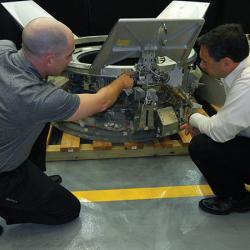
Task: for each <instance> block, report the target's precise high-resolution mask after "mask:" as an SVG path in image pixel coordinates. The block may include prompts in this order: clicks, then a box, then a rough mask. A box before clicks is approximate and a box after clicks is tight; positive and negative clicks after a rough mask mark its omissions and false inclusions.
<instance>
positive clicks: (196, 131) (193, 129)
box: [180, 123, 200, 137]
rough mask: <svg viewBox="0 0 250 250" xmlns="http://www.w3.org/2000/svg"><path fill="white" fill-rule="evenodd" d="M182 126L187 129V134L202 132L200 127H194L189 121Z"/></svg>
mask: <svg viewBox="0 0 250 250" xmlns="http://www.w3.org/2000/svg"><path fill="white" fill-rule="evenodd" d="M180 128H181V129H184V130H185V134H186V135H188V134H190V135H191V136H192V137H194V136H196V135H198V134H200V131H199V129H198V128H195V127H192V126H191V125H190V124H188V123H185V124H183V125H182V126H181V127H180Z"/></svg>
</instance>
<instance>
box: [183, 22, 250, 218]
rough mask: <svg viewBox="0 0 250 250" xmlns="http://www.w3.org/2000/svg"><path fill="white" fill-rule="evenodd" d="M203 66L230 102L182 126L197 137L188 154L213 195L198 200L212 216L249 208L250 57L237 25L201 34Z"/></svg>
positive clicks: (201, 64) (192, 116) (243, 35)
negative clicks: (217, 81) (223, 89)
mask: <svg viewBox="0 0 250 250" xmlns="http://www.w3.org/2000/svg"><path fill="white" fill-rule="evenodd" d="M198 43H199V45H200V58H201V62H200V67H201V68H202V69H203V70H204V71H205V72H206V73H207V74H209V75H210V76H212V77H214V78H222V83H223V85H224V88H225V93H226V100H225V104H224V106H223V107H222V108H221V109H220V110H219V111H218V113H217V114H215V115H213V116H212V117H206V116H204V115H201V114H199V113H194V114H192V115H191V116H190V118H189V122H188V124H185V125H184V126H183V127H184V128H185V129H186V133H191V135H192V136H193V139H192V141H191V143H190V145H189V153H190V156H191V158H192V160H193V161H194V163H195V164H196V165H197V167H198V168H199V169H200V171H201V172H202V174H203V175H204V177H205V178H206V180H207V182H208V184H209V185H210V187H211V188H212V190H213V192H214V194H215V197H210V198H205V199H202V200H201V201H200V202H199V206H200V208H201V209H202V210H204V211H206V212H208V213H212V214H218V215H222V214H229V213H231V212H246V211H249V210H250V193H249V192H248V191H247V190H246V188H245V183H247V182H248V181H249V180H250V167H249V164H250V56H249V44H248V41H247V38H246V36H245V34H244V32H243V30H242V28H241V26H240V25H238V24H225V25H221V26H218V27H217V28H215V29H213V30H211V31H210V32H208V33H206V34H204V35H203V36H201V37H200V38H199V40H198Z"/></svg>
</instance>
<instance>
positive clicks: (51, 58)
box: [0, 17, 133, 225]
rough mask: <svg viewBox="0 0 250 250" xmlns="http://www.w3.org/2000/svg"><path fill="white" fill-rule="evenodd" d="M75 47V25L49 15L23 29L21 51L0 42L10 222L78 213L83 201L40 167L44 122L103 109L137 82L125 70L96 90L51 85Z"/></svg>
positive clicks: (3, 209)
mask: <svg viewBox="0 0 250 250" xmlns="http://www.w3.org/2000/svg"><path fill="white" fill-rule="evenodd" d="M74 46H75V45H74V37H73V34H72V32H71V30H70V29H69V28H68V27H67V26H65V25H64V24H62V23H60V22H58V21H56V20H55V19H53V18H45V17H44V18H37V19H35V20H33V21H31V22H30V23H28V24H27V26H26V27H25V28H24V30H23V34H22V48H21V50H19V51H17V50H16V47H15V45H14V44H13V43H12V42H11V41H7V40H2V41H0V216H1V217H3V218H4V219H5V220H6V223H7V224H16V223H40V224H50V225H58V224H62V223H66V222H69V221H71V220H73V219H75V218H77V217H78V216H79V212H80V203H79V201H78V200H77V199H76V198H75V197H74V196H73V195H72V194H71V193H70V192H69V191H68V190H66V189H65V188H64V187H62V186H61V185H59V184H58V183H55V182H54V181H52V180H51V178H49V177H48V176H47V175H45V174H44V173H43V172H42V171H41V170H44V169H43V168H44V166H42V165H43V164H44V163H43V160H44V158H43V159H42V160H41V157H40V156H39V154H41V155H43V154H44V155H45V153H44V152H45V146H44V145H45V143H44V141H45V140H44V138H46V137H45V136H44V135H46V133H44V134H43V131H44V127H45V126H46V124H48V123H49V122H51V121H63V120H66V121H75V120H78V119H81V118H85V117H88V116H91V115H93V114H95V113H98V112H102V111H104V110H106V109H107V108H108V107H110V106H111V105H112V104H113V103H114V102H115V101H116V99H117V98H118V97H119V95H120V93H121V91H122V90H123V89H126V88H131V87H132V86H133V79H132V78H131V77H130V76H129V75H127V74H122V75H121V76H120V77H118V78H117V79H116V80H114V81H113V82H112V83H110V84H109V85H107V86H105V87H104V88H102V89H100V90H99V91H98V92H97V93H95V94H78V95H77V94H70V93H68V92H66V91H64V90H62V89H60V88H57V87H55V86H53V85H50V84H49V83H48V82H47V77H48V76H49V75H59V74H61V73H62V72H63V71H64V69H65V68H66V66H67V65H68V63H69V62H70V60H71V56H72V53H73V51H74V48H75V47H74ZM41 135H42V136H41ZM40 137H41V138H42V139H41V140H40V139H39V138H40ZM39 140H40V141H42V142H43V143H42V144H40V145H39V143H36V142H39ZM35 146H36V147H37V148H38V147H39V146H40V149H39V148H38V149H36V150H34V147H35ZM41 147H42V148H43V149H41ZM41 151H44V152H41ZM34 154H35V156H34ZM39 157H40V158H39Z"/></svg>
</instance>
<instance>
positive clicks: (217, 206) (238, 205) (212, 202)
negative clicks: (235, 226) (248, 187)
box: [199, 192, 250, 215]
mask: <svg viewBox="0 0 250 250" xmlns="http://www.w3.org/2000/svg"><path fill="white" fill-rule="evenodd" d="M199 207H200V208H201V209H202V210H203V211H205V212H207V213H210V214H216V215H226V214H230V213H232V212H238V213H244V212H247V211H250V193H249V192H248V193H247V194H246V195H245V197H244V198H243V199H240V200H235V199H232V198H231V197H230V198H223V199H222V198H218V197H211V198H206V199H202V200H201V201H200V202H199Z"/></svg>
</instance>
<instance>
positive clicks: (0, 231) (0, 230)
mask: <svg viewBox="0 0 250 250" xmlns="http://www.w3.org/2000/svg"><path fill="white" fill-rule="evenodd" d="M2 233H3V227H2V226H0V235H1V234H2Z"/></svg>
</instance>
